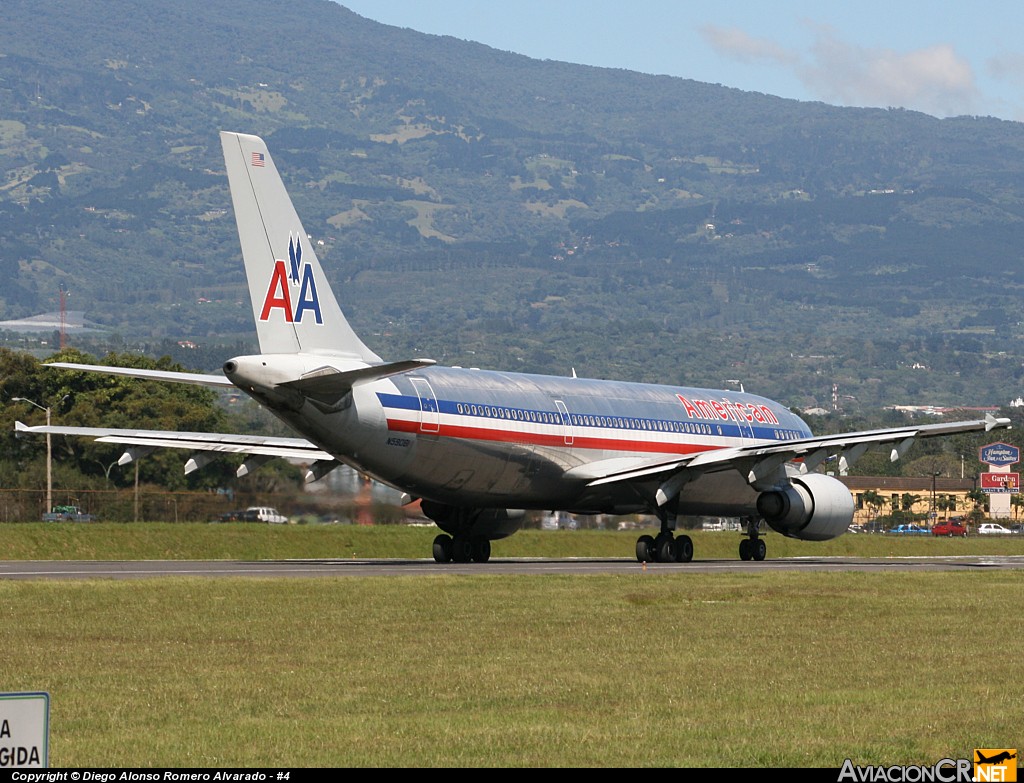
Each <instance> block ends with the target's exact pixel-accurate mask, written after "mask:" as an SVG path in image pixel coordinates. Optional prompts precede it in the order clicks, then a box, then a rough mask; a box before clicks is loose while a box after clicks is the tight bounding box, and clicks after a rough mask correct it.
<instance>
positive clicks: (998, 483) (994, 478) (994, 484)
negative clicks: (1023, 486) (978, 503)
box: [981, 473, 1020, 492]
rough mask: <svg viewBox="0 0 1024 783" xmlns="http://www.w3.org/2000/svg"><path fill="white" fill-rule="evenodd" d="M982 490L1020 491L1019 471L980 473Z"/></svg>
mask: <svg viewBox="0 0 1024 783" xmlns="http://www.w3.org/2000/svg"><path fill="white" fill-rule="evenodd" d="M981 491H982V492H1020V473H982V474H981Z"/></svg>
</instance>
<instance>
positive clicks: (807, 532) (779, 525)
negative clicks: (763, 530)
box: [757, 473, 853, 541]
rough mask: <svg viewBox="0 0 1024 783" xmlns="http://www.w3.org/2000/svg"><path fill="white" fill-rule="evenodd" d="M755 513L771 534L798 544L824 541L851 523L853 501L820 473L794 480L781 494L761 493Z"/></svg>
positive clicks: (839, 532) (841, 488)
mask: <svg viewBox="0 0 1024 783" xmlns="http://www.w3.org/2000/svg"><path fill="white" fill-rule="evenodd" d="M757 511H758V513H759V514H760V515H761V516H762V517H763V518H764V521H765V522H767V523H768V526H769V527H771V529H772V530H774V531H776V532H778V533H782V535H784V536H788V537H790V538H799V539H800V540H802V541H828V540H829V539H830V538H837V537H838V536H841V535H842V534H843V533H845V532H846V531H847V530H848V529H849V527H850V523H851V522H853V497H852V496H851V495H850V490H848V489H847V488H846V487H845V486H844V485H843V484H842V482H839V481H836V480H835V479H834V478H832V477H831V476H823V475H821V474H820V473H809V474H807V475H806V476H795V477H793V478H791V479H790V485H789V486H788V487H786V488H785V489H781V490H770V491H768V492H762V493H761V494H760V495H759V496H758V498H757Z"/></svg>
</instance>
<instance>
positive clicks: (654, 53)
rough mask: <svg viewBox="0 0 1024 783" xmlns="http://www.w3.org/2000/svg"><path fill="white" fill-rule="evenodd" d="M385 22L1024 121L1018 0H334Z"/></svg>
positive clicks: (806, 93) (530, 50) (791, 92)
mask: <svg viewBox="0 0 1024 783" xmlns="http://www.w3.org/2000/svg"><path fill="white" fill-rule="evenodd" d="M339 2H340V3H341V5H344V6H346V7H347V8H349V9H350V10H352V11H354V12H355V13H357V14H359V15H360V16H364V17H366V18H368V19H373V20H374V21H377V22H382V23H384V24H389V25H394V26H396V27H408V28H411V29H413V30H418V31H420V32H424V33H432V34H435V35H450V36H453V37H455V38H461V39H464V40H470V41H477V42H479V43H482V44H486V45H488V46H491V47H494V48H495V49H500V50H503V51H510V52H515V53H517V54H524V55H526V56H528V57H533V58H536V59H541V60H559V61H562V62H571V63H580V64H584V65H596V66H600V67H606V68H625V69H627V70H631V71H640V72H642V73H650V74H664V75H669V76H679V77H683V78H686V79H695V80H697V81H700V82H709V83H712V84H721V85H724V86H726V87H736V88H738V89H741V90H748V91H752V92H762V93H767V94H769V95H777V96H781V97H783V98H795V99H797V100H801V101H823V102H825V103H829V104H833V105H836V106H873V107H882V108H886V107H901V108H906V109H912V110H915V111H921V112H925V113H927V114H931V115H933V116H935V117H951V116H959V115H978V116H992V117H999V118H1001V119H1004V120H1015V121H1024V3H1018V2H1014V0H998V1H995V2H994V1H993V0H974V2H963V1H962V0H961V1H960V2H950V1H949V0H888V2H883V1H882V0H859V2H857V3H841V4H840V3H835V2H831V3H830V2H822V0H775V2H764V0H727V1H726V2H717V3H716V2H700V3H698V2H693V1H692V0H503V1H502V2H496V1H495V0H339Z"/></svg>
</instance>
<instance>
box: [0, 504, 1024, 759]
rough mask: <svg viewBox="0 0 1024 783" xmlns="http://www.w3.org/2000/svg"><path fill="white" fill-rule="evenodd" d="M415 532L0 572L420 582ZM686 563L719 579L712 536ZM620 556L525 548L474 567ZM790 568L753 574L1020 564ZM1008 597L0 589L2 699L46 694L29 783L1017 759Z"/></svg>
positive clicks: (567, 587) (957, 593)
mask: <svg viewBox="0 0 1024 783" xmlns="http://www.w3.org/2000/svg"><path fill="white" fill-rule="evenodd" d="M434 534H435V531H433V530H432V529H422V528H400V527H395V528H390V527H377V528H353V527H323V528H317V527H312V526H311V527H308V528H304V527H289V528H270V527H268V526H255V525H237V526H236V525H186V524H181V525H156V524H154V525H150V524H139V525H49V526H46V525H42V524H26V525H3V526H0V541H2V544H3V549H2V550H0V554H2V556H3V557H4V558H8V559H10V558H21V557H24V556H25V555H24V553H26V552H27V553H29V554H28V557H31V558H32V559H48V558H51V557H57V558H61V557H69V558H72V557H73V558H79V557H85V558H88V557H103V558H118V557H132V558H134V557H144V558H146V559H150V558H152V557H178V556H181V557H196V556H208V557H231V558H235V557H237V558H252V557H275V558H276V557H309V556H326V557H335V556H346V553H347V555H348V556H351V553H348V549H349V548H351V549H353V550H354V551H355V552H356V554H357V555H358V556H360V557H362V556H367V557H380V556H383V557H392V556H394V557H424V556H426V550H425V549H424V547H426V546H428V545H429V542H430V540H431V538H432V537H433V535H434ZM696 538H697V548H698V555H697V556H698V558H717V557H728V558H730V559H735V557H736V555H735V551H734V550H735V546H736V544H737V541H738V536H736V535H735V534H728V533H702V534H699V535H698V536H697V537H696ZM634 539H635V534H633V533H630V534H626V533H600V532H593V533H591V532H588V531H575V532H558V533H554V532H552V533H547V532H540V531H524V532H523V533H520V534H517V535H516V536H513V537H512V538H510V539H508V540H506V541H501V542H496V544H495V556H496V557H500V556H502V555H530V554H548V555H550V554H552V550H554V552H555V553H557V554H564V555H579V554H582V553H583V551H586V552H588V553H590V554H592V555H594V556H609V555H613V556H627V555H629V554H630V553H631V550H632V542H633V540H634ZM844 541H847V544H845V546H852V547H854V548H855V549H858V550H862V551H856V552H848V551H835V548H836V547H839V546H840V545H841V544H842V542H844ZM791 544H799V542H788V541H786V540H784V539H782V538H781V537H779V536H770V537H769V553H770V554H769V556H770V557H771V556H772V555H773V554H774V555H775V556H781V555H783V554H784V553H787V554H788V555H793V554H804V551H803V549H804V548H806V549H807V551H808V552H811V553H818V554H826V553H832V554H872V553H873V552H874V551H875V550H876V548H880V550H879V551H881V550H884V549H885V548H886V547H897V549H898V551H897V552H894V554H922V553H927V552H926V550H932V549H933V548H934V547H940V548H941V550H948V551H955V552H964V553H967V552H968V551H969V550H971V549H977V548H978V547H983V548H984V549H986V550H987V551H989V552H991V553H1002V554H1014V553H1015V554H1021V553H1022V550H1024V542H1020V541H1016V540H1013V541H998V542H996V541H991V542H990V541H985V540H977V541H976V540H968V541H948V540H939V541H932V540H927V539H926V540H921V541H911V540H906V541H899V542H896V541H893V540H890V541H885V540H883V537H875V536H846V537H844V538H842V539H839V540H838V541H836V542H830V543H828V544H825V545H817V546H814V545H810V544H805V545H801V546H798V547H797V548H796V549H793V550H790V549H788V547H789V546H790V545H791ZM1014 547H1015V548H1014ZM107 548H109V551H108V549H107ZM623 548H625V549H626V550H627V551H625V552H624V551H622V550H623ZM360 549H363V550H365V551H362V552H361V551H359V550H360ZM506 550H507V551H506ZM539 550H544V551H543V552H540V551H539ZM830 550H832V551H830ZM132 553H134V554H132ZM203 553H205V554H203ZM882 554H885V552H884V551H882ZM1022 596H1024V572H1021V571H1016V570H1014V571H1007V570H999V571H989V570H983V569H979V570H976V571H969V572H968V571H957V572H945V573H940V572H900V573H884V574H882V573H814V574H811V573H803V572H779V573H765V572H760V573H754V574H714V575H702V574H696V573H694V574H687V573H686V572H685V571H683V572H680V573H677V574H664V573H661V574H658V575H657V576H653V575H652V574H650V573H645V572H643V571H639V570H638V571H637V572H636V573H634V574H632V575H629V576H582V577H570V576H529V577H526V576H524V577H519V576H498V575H488V574H487V572H486V566H482V567H481V571H480V574H479V575H474V576H455V575H446V576H423V575H411V576H408V577H395V578H353V577H342V578H321V579H257V578H248V577H244V578H243V577H238V578H234V577H232V578H166V579H156V580H138V581H121V580H102V579H97V580H83V581H71V582H65V581H59V582H57V581H55V582H44V581H38V582H37V581H31V582H19V581H0V607H2V615H0V616H2V617H3V623H0V645H2V649H3V651H4V652H3V655H2V656H0V687H2V689H3V690H6V691H21V690H27V691H28V690H31V691H36V690H44V691H47V692H49V693H50V695H51V746H50V753H51V756H50V761H51V764H52V765H54V766H88V767H118V766H130V767H182V766H184V767H187V766H199V767H218V766H226V767H231V766H239V767H257V766H281V767H289V766H291V767H328V766H330V767H346V766H348V767H505V766H508V767H551V766H574V767H642V766H658V767H660V766H686V767H731V766H732V767H765V766H773V767H801V766H810V767H831V768H836V769H838V768H839V767H840V766H841V764H842V762H843V760H844V759H846V758H850V759H851V760H852V761H853V762H854V763H855V764H859V765H868V764H882V765H890V764H932V763H934V762H936V761H938V760H939V759H941V758H944V757H951V758H967V757H969V756H970V754H971V752H972V749H973V748H975V747H1013V746H1015V745H1017V746H1019V744H1020V742H1021V737H1022V735H1021V729H1020V721H1019V705H1020V704H1021V702H1022V698H1024V682H1022V680H1021V678H1020V663H1019V656H1018V655H1017V653H1016V652H1015V647H1016V643H1015V641H1014V640H1015V639H1016V637H1017V636H1018V630H1019V629H1018V625H1019V618H1020V605H1021V598H1022Z"/></svg>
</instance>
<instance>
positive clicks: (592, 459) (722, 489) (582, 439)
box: [278, 367, 811, 515]
mask: <svg viewBox="0 0 1024 783" xmlns="http://www.w3.org/2000/svg"><path fill="white" fill-rule="evenodd" d="M278 414H279V415H281V416H282V418H285V420H286V421H288V422H289V423H290V424H291V425H292V426H293V427H295V429H297V430H298V431H300V432H301V433H302V434H303V435H305V436H306V437H308V438H310V439H311V440H312V441H314V442H315V443H317V444H318V445H319V446H320V447H321V448H323V449H324V450H326V451H328V452H330V453H332V454H334V455H335V456H336V457H337V458H338V459H339V460H340V461H342V462H345V463H347V464H349V465H352V466H353V467H356V468H357V469H359V470H361V471H364V472H366V473H368V474H369V475H371V476H373V477H374V478H376V479H378V480H380V481H382V482H385V483H387V484H389V485H391V486H394V487H396V488H398V489H401V490H402V491H404V492H406V493H408V494H409V495H411V496H413V497H421V498H426V499H430V500H433V501H436V502H441V503H448V504H453V505H461V506H466V505H470V506H475V507H482V508H487V507H502V508H538V509H566V510H573V511H578V512H582V513H628V512H632V511H642V510H645V509H647V508H648V507H649V506H650V498H649V497H644V496H643V495H642V494H638V493H637V491H636V488H635V486H634V485H619V484H609V485H602V486H600V487H589V486H588V485H589V484H590V483H591V481H592V480H593V478H594V477H595V475H597V474H596V473H595V472H594V470H590V469H589V468H591V467H592V466H598V465H600V466H604V467H606V468H608V469H611V468H612V467H615V466H622V467H626V466H629V465H633V464H640V463H641V462H643V463H646V462H648V461H650V462H654V461H658V460H664V461H669V460H671V459H673V458H678V457H685V456H687V455H693V454H695V453H698V452H703V451H708V450H712V449H721V448H727V447H731V446H741V445H750V444H753V443H775V442H780V441H786V440H798V439H801V438H805V437H809V436H810V435H811V431H810V429H809V428H808V426H807V425H806V423H805V422H803V421H802V420H801V419H800V418H799V417H798V416H796V415H795V414H793V413H792V412H791V411H789V410H788V409H786V408H785V407H784V406H782V405H780V404H779V403H777V402H774V401H772V400H769V399H766V398H764V397H759V396H756V395H752V394H746V393H743V392H733V391H724V390H711V389H700V388H692V387H674V386H664V385H653V384H639V383H627V382H621V381H606V380H593V379H584V378H566V377H557V376H544V375H532V374H522V373H504V372H495V371H486V370H474V369H464V368H457V367H428V368H421V369H419V370H417V371H415V372H410V373H406V374H403V375H397V376H394V377H391V378H388V379H385V380H379V381H374V382H368V383H363V384H359V385H357V386H356V387H355V388H354V389H353V391H352V396H351V401H350V403H349V402H347V403H346V404H345V405H343V406H340V409H339V410H333V411H323V410H320V409H318V408H317V407H315V406H313V405H310V404H308V403H307V404H305V405H303V406H302V407H301V408H299V409H297V410H286V411H281V410H278ZM681 500H682V506H681V511H682V512H683V513H705V514H722V515H728V514H737V515H745V514H748V513H751V512H752V509H753V504H754V502H755V500H756V493H755V492H754V491H753V490H751V489H750V488H749V487H748V486H747V484H746V482H745V480H744V479H743V477H742V476H741V475H740V474H739V473H737V472H736V471H734V470H730V471H721V472H713V473H708V474H705V475H702V476H700V477H699V478H698V480H696V481H694V482H692V483H691V484H690V485H688V486H687V488H686V492H685V493H684V494H683V495H682V497H681Z"/></svg>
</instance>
